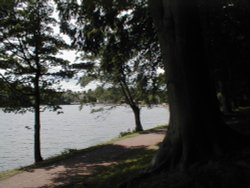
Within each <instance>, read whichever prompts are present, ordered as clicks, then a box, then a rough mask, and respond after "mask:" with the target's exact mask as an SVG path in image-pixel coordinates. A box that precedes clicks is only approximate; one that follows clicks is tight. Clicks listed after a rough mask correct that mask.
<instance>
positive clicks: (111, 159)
mask: <svg viewBox="0 0 250 188" xmlns="http://www.w3.org/2000/svg"><path fill="white" fill-rule="evenodd" d="M164 133H165V130H160V131H155V132H146V133H144V134H140V135H138V136H136V137H132V138H126V139H124V140H120V141H116V142H114V143H113V144H110V145H105V146H103V147H101V148H99V149H96V150H94V151H90V152H87V153H85V154H78V155H76V156H74V157H72V158H70V159H67V160H64V161H60V162H58V163H56V164H53V165H50V166H47V167H42V168H35V169H30V170H26V171H24V172H22V173H19V174H17V175H15V176H12V177H10V178H7V179H4V180H1V181H0V188H47V187H56V186H60V185H61V186H63V185H67V184H68V183H70V182H72V181H75V182H77V181H81V179H82V178H83V177H88V176H95V169H96V168H98V167H100V166H107V167H108V166H111V165H113V164H116V163H119V161H121V160H124V158H125V157H126V156H128V155H127V154H128V153H131V152H132V153H133V152H136V151H138V149H150V148H151V147H154V146H155V145H157V144H159V143H160V142H161V141H162V140H163V137H164Z"/></svg>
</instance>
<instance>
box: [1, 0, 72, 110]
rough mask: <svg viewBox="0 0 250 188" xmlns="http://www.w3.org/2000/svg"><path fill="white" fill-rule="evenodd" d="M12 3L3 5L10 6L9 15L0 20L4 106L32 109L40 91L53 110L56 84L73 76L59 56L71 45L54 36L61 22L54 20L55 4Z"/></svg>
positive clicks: (43, 99) (7, 10) (6, 12)
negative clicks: (60, 79)
mask: <svg viewBox="0 0 250 188" xmlns="http://www.w3.org/2000/svg"><path fill="white" fill-rule="evenodd" d="M11 2H12V1H11ZM12 3H13V4H11V5H12V6H11V7H10V2H9V1H3V2H1V7H5V6H7V7H9V9H5V10H4V12H2V11H1V13H2V15H5V16H4V17H3V19H1V20H0V31H1V32H0V41H1V46H0V65H1V66H0V68H1V69H2V70H4V71H2V72H1V84H2V85H4V87H1V97H3V98H6V99H8V100H7V101H8V104H1V106H8V109H9V110H14V111H19V110H21V109H22V110H23V108H21V107H28V108H29V107H30V108H29V109H32V108H33V106H34V101H35V97H36V92H37V90H39V92H40V97H41V104H44V103H45V101H46V104H47V105H49V106H51V107H53V106H54V105H56V104H58V101H56V100H55V99H56V98H57V95H58V93H56V92H55V91H53V90H54V85H55V84H58V83H59V78H60V77H66V76H71V74H70V72H68V71H67V64H68V63H69V62H68V61H66V60H64V59H62V58H58V57H57V54H58V53H59V52H60V50H61V49H67V48H68V45H67V44H66V43H65V42H64V40H63V39H62V38H61V37H60V36H59V35H57V34H55V33H54V30H53V27H54V26H55V25H56V24H57V21H56V20H55V19H54V18H53V11H54V10H53V5H52V4H51V1H47V0H46V1H32V0H27V1H20V2H19V1H13V2H12ZM55 68H57V70H59V71H56V69H55ZM36 82H39V83H38V85H39V86H38V87H39V88H36V84H35V83H36ZM14 101H15V102H14ZM11 102H14V103H13V104H11Z"/></svg>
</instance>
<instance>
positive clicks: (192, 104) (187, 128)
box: [150, 0, 233, 168]
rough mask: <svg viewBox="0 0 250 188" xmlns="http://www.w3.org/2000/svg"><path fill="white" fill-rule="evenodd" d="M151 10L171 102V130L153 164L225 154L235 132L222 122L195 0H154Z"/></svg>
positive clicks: (188, 161)
mask: <svg viewBox="0 0 250 188" xmlns="http://www.w3.org/2000/svg"><path fill="white" fill-rule="evenodd" d="M150 8H151V13H152V16H153V19H154V22H155V25H156V28H157V33H158V37H159V41H160V46H161V50H162V56H163V61H164V65H165V71H166V74H167V78H168V82H167V85H168V93H169V106H170V127H169V131H168V132H167V136H166V138H165V139H164V141H163V144H162V146H161V148H160V151H159V153H158V155H157V156H156V158H155V160H154V166H155V167H156V168H157V167H164V168H165V167H166V166H167V168H171V167H176V166H181V167H186V166H188V165H190V164H192V163H194V162H197V161H199V160H201V159H205V158H209V157H211V156H214V155H219V154H221V153H223V151H224V149H225V148H226V146H227V142H228V141H229V140H230V136H231V135H232V132H233V131H232V130H231V129H230V128H228V127H227V126H226V125H225V124H224V123H223V122H222V121H221V117H220V111H219V105H218V101H217V98H216V92H215V89H214V88H213V85H212V84H211V79H210V76H209V75H210V74H209V67H208V63H207V61H206V58H205V50H204V43H203V37H202V32H201V25H200V17H199V11H198V8H197V5H196V2H195V0H190V1H186V0H152V1H151V2H150ZM231 146H232V145H230V146H229V147H231Z"/></svg>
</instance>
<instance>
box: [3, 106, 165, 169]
mask: <svg viewBox="0 0 250 188" xmlns="http://www.w3.org/2000/svg"><path fill="white" fill-rule="evenodd" d="M99 107H103V106H101V105H99V106H96V107H94V108H99ZM62 108H63V112H64V113H63V114H60V115H57V113H56V112H49V111H45V112H43V113H42V121H41V124H42V125H41V152H42V156H43V158H45V159H46V158H48V157H50V156H53V155H57V154H60V153H62V152H63V151H65V150H66V149H82V148H86V147H89V146H93V145H96V144H100V143H102V142H105V141H108V140H110V139H112V138H114V137H117V136H118V135H119V133H120V132H122V131H123V132H124V131H127V130H128V129H130V130H133V129H134V116H133V113H132V111H131V109H130V108H129V107H125V106H119V107H116V108H113V109H111V110H104V111H102V112H97V113H90V112H91V109H93V107H91V106H84V107H83V109H82V110H81V111H79V106H78V105H65V106H62ZM105 108H108V107H105ZM33 116H34V115H33V113H31V112H28V113H26V114H14V113H4V112H2V110H0V119H1V124H0V171H5V170H10V169H14V168H18V167H21V166H26V165H29V164H32V163H33V162H34V159H33V140H34V139H33V130H34V129H33V124H34V117H33ZM168 119H169V111H168V109H167V107H156V106H155V107H153V108H146V107H143V108H142V112H141V120H142V124H143V127H144V129H148V128H152V127H155V126H156V125H163V124H167V123H168Z"/></svg>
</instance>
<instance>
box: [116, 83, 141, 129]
mask: <svg viewBox="0 0 250 188" xmlns="http://www.w3.org/2000/svg"><path fill="white" fill-rule="evenodd" d="M120 86H121V89H122V92H123V94H124V96H125V99H126V102H127V104H128V105H129V106H130V108H131V109H132V110H133V113H134V116H135V131H136V132H140V131H143V127H142V124H141V116H140V108H139V106H138V104H137V103H136V102H135V101H134V99H133V97H132V95H131V93H130V91H129V88H128V86H127V84H126V82H125V81H123V82H120Z"/></svg>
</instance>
